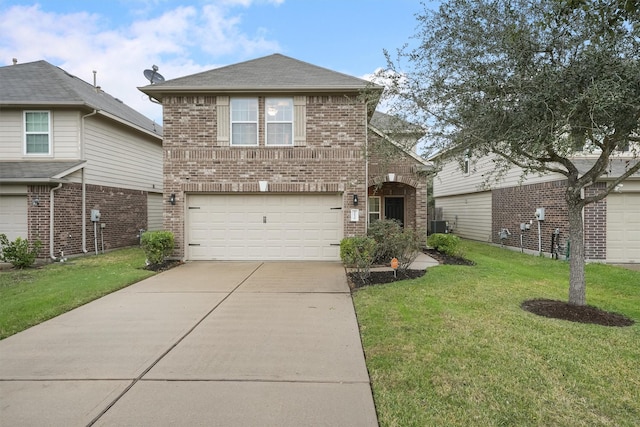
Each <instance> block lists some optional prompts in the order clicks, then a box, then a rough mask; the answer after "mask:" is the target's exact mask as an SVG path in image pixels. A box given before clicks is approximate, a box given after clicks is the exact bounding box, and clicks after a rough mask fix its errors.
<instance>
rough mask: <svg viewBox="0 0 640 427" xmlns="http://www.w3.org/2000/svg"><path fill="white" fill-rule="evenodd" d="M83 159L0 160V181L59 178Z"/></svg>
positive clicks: (44, 180) (35, 180)
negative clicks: (68, 160)
mask: <svg viewBox="0 0 640 427" xmlns="http://www.w3.org/2000/svg"><path fill="white" fill-rule="evenodd" d="M84 163H85V161H71V162H66V161H24V162H22V161H18V162H0V182H48V181H51V180H56V179H57V180H60V179H62V178H64V176H65V175H67V174H69V173H71V172H74V171H75V170H77V168H79V167H80V166H82V165H83V164H84Z"/></svg>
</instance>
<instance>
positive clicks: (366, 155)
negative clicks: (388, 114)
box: [364, 101, 369, 236]
mask: <svg viewBox="0 0 640 427" xmlns="http://www.w3.org/2000/svg"><path fill="white" fill-rule="evenodd" d="M364 107H365V117H364V129H365V132H364V233H365V236H366V235H367V232H368V230H369V132H368V129H367V126H368V124H369V117H368V114H369V101H366V102H365V103H364Z"/></svg>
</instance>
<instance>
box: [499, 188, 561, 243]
mask: <svg viewBox="0 0 640 427" xmlns="http://www.w3.org/2000/svg"><path fill="white" fill-rule="evenodd" d="M565 188H566V181H564V180H563V181H553V182H545V183H541V184H532V185H523V186H519V187H510V188H502V189H496V190H493V191H492V212H493V218H492V219H493V221H492V223H493V226H492V241H493V243H501V241H500V236H499V234H498V233H499V232H500V230H501V229H502V228H507V229H509V231H510V232H511V236H509V238H508V239H506V240H505V241H504V244H505V245H507V246H514V247H520V234H521V232H520V223H523V222H524V223H529V221H530V220H533V223H532V224H531V229H530V230H527V231H524V232H523V233H522V234H523V247H524V249H528V250H532V251H537V250H538V221H537V220H536V218H535V215H534V213H535V211H536V209H537V208H544V209H545V220H544V221H542V222H541V223H540V230H541V235H542V251H543V252H546V253H550V252H551V235H552V233H553V232H554V230H555V229H556V228H559V229H560V244H561V245H562V246H564V245H565V244H566V241H567V239H568V238H569V223H568V209H567V203H566V202H565V198H564V194H565Z"/></svg>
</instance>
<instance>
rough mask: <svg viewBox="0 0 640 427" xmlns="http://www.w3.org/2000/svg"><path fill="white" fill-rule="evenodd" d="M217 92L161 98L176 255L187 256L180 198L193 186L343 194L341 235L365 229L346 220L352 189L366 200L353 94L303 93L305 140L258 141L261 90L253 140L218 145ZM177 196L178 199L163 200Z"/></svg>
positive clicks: (360, 123)
mask: <svg viewBox="0 0 640 427" xmlns="http://www.w3.org/2000/svg"><path fill="white" fill-rule="evenodd" d="M216 99H217V97H216V96H206V97H204V96H174V97H169V98H166V99H164V100H163V114H164V128H163V130H164V142H163V151H164V191H165V195H164V200H165V210H164V228H165V229H166V230H170V231H172V232H173V233H174V236H175V241H176V250H175V252H174V254H173V255H174V256H175V257H178V258H184V256H185V247H184V245H185V243H184V238H185V237H184V231H185V219H184V213H185V199H186V196H187V195H188V194H194V193H209V194H215V193H248V194H249V193H258V192H259V186H258V181H267V182H268V191H269V192H275V193H277V192H286V193H342V194H343V199H344V205H343V208H344V209H343V212H344V235H345V236H352V235H356V234H364V233H365V232H366V230H365V221H364V219H361V220H360V221H359V222H350V208H351V207H352V198H353V194H357V195H358V197H359V198H360V199H361V200H364V198H365V197H366V194H367V189H366V180H365V178H366V177H365V161H364V145H365V141H366V137H367V135H366V106H365V105H364V104H363V103H362V102H361V101H359V100H358V99H357V98H356V97H355V96H344V95H343V94H337V95H332V96H307V97H306V141H305V144H304V145H303V146H293V147H265V146H264V129H263V127H264V98H263V97H259V117H258V123H259V144H258V146H257V147H229V146H219V143H218V141H217V114H216V108H217V106H216ZM170 194H175V195H176V204H175V205H171V204H169V203H168V202H167V200H168V198H169V195H170Z"/></svg>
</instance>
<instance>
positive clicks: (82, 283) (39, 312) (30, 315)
mask: <svg viewBox="0 0 640 427" xmlns="http://www.w3.org/2000/svg"><path fill="white" fill-rule="evenodd" d="M144 261H145V255H144V252H143V251H142V250H141V249H138V248H131V249H122V250H117V251H114V252H110V253H107V254H102V255H97V256H87V257H82V258H75V259H72V260H70V261H68V262H65V263H55V264H48V265H46V266H44V267H42V268H32V269H25V270H0V339H2V338H6V337H8V336H10V335H13V334H15V333H17V332H20V331H22V330H24V329H27V328H29V327H31V326H33V325H37V324H38V323H41V322H43V321H45V320H47V319H51V318H52V317H55V316H57V315H59V314H62V313H64V312H66V311H69V310H71V309H73V308H76V307H78V306H81V305H83V304H86V303H87V302H89V301H92V300H94V299H96V298H100V297H101V296H103V295H106V294H108V293H110V292H113V291H115V290H118V289H121V288H124V287H126V286H128V285H130V284H132V283H135V282H137V281H139V280H142V279H144V278H147V277H149V276H152V275H153V274H155V273H154V272H153V271H149V270H145V269H144V268H143V267H144V265H145V263H144Z"/></svg>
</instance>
